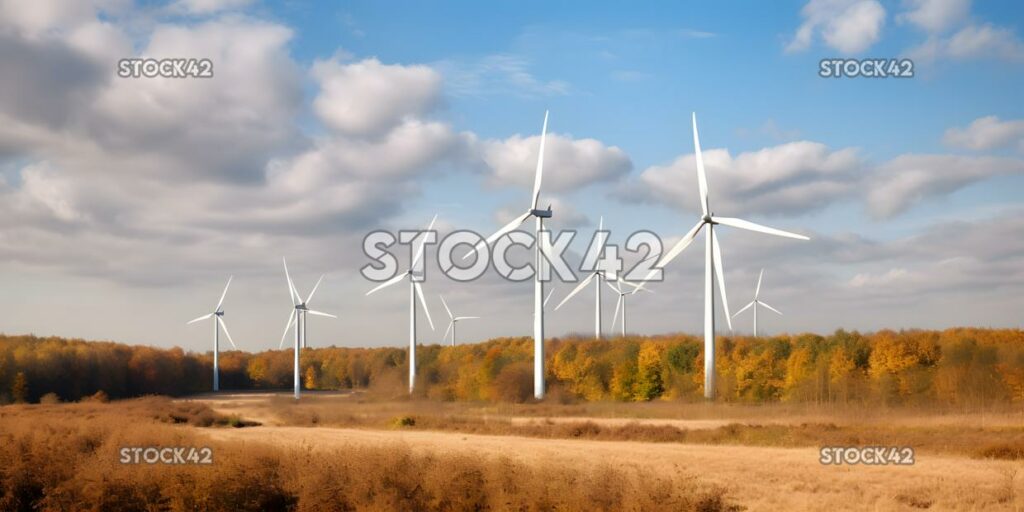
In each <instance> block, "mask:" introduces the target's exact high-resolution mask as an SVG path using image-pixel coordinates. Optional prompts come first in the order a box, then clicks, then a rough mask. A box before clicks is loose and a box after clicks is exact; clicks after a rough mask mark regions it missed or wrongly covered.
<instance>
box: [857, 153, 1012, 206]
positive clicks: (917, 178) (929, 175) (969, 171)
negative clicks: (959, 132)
mask: <svg viewBox="0 0 1024 512" xmlns="http://www.w3.org/2000/svg"><path fill="white" fill-rule="evenodd" d="M1006 174H1024V160H1019V159H1011V158H995V157H971V156H956V155H914V154H909V155H901V156H898V157H896V158H894V159H892V160H890V161H888V162H886V163H884V164H882V165H881V166H879V167H878V169H877V171H876V172H875V176H874V178H873V179H872V181H873V184H872V186H871V188H870V190H869V192H868V209H869V210H870V211H871V213H872V214H873V215H875V216H876V217H880V218H885V217H892V216H894V215H896V214H898V213H901V212H903V211H906V210H907V209H909V208H910V207H912V206H914V205H916V204H918V203H920V202H922V201H924V200H926V199H931V198H936V197H942V196H946V195H949V194H950V193H952V192H955V191H957V190H960V189H962V188H964V187H966V186H968V185H971V184H973V183H977V182H979V181H982V180H985V179H988V178H992V177H995V176H1001V175H1006Z"/></svg>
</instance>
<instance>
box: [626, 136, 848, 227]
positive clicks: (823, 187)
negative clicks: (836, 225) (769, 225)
mask: <svg viewBox="0 0 1024 512" xmlns="http://www.w3.org/2000/svg"><path fill="white" fill-rule="evenodd" d="M703 156H704V167H705V169H706V170H707V173H708V182H709V185H710V188H711V192H710V200H711V205H712V206H713V208H714V209H715V210H716V211H718V212H720V213H721V214H724V215H747V214H766V215H778V214H795V213H803V212H807V211H813V210H817V209H821V208H824V207H825V206H827V205H829V204H831V203H833V202H834V201H836V200H840V199H843V198H846V197H849V196H850V195H851V194H852V193H853V192H854V191H855V190H856V188H857V185H858V183H859V181H860V179H861V174H862V172H863V170H864V167H865V165H864V162H863V161H862V159H861V157H860V156H859V154H858V151H857V150H856V149H854V148H844V149H840V150H834V151H833V150H830V149H829V148H828V147H827V146H825V145H824V144H820V143H816V142H809V141H798V142H790V143H787V144H781V145H778V146H773V147H768V148H764V149H761V150H758V151H751V152H743V153H740V154H739V155H736V156H735V157H733V156H732V155H731V154H730V153H729V151H728V150H725V149H707V150H704V151H703ZM622 195H623V196H624V197H625V198H627V199H632V200H639V201H653V202H657V203H662V204H665V205H668V206H671V207H674V208H679V209H682V210H685V211H688V212H693V211H699V205H700V203H699V200H698V192H697V164H696V160H695V157H694V155H693V154H692V153H691V154H687V155H683V156H680V157H679V158H677V159H676V160H675V161H673V162H672V163H670V164H668V165H662V166H658V165H656V166H652V167H649V168H647V169H645V170H644V171H643V172H642V173H640V176H639V178H638V180H637V182H636V183H632V184H630V185H629V186H627V187H626V189H625V190H624V191H623V192H622Z"/></svg>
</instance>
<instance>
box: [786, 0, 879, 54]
mask: <svg viewBox="0 0 1024 512" xmlns="http://www.w3.org/2000/svg"><path fill="white" fill-rule="evenodd" d="M800 15H801V16H802V17H803V18H804V22H803V23H802V24H801V25H800V27H799V28H798V29H797V31H796V33H795V34H794V36H793V39H792V40H791V41H790V42H789V43H788V44H787V45H786V51H787V52H799V51H803V50H806V49H807V48H809V47H810V45H811V42H812V40H813V39H814V35H815V34H816V33H817V34H818V35H819V36H820V37H821V39H822V40H823V41H824V42H825V44H827V45H828V46H829V47H831V48H833V49H835V50H837V51H839V52H841V53H844V54H856V53H861V52H863V51H865V50H867V49H868V48H870V47H871V46H872V45H873V44H875V43H876V42H877V41H878V39H879V37H880V35H881V31H882V26H883V25H884V24H885V15H886V12H885V8H884V7H882V4H880V3H879V2H878V1H876V0H810V1H808V2H807V4H806V5H804V7H803V9H801V11H800Z"/></svg>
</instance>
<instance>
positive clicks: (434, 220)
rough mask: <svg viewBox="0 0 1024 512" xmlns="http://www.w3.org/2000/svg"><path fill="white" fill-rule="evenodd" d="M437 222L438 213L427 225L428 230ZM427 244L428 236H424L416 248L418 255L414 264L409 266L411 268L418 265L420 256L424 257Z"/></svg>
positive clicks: (413, 261)
mask: <svg viewBox="0 0 1024 512" xmlns="http://www.w3.org/2000/svg"><path fill="white" fill-rule="evenodd" d="M435 222H437V214H436V213H435V214H434V218H433V219H430V224H428V225H427V229H426V230H427V231H430V230H432V229H434V223H435ZM426 246H427V237H426V236H424V237H423V241H422V242H420V246H419V247H418V248H417V249H416V257H415V258H413V259H412V265H410V266H409V270H412V269H413V268H415V267H416V264H417V263H419V262H420V258H422V257H423V249H424V248H425V247H426Z"/></svg>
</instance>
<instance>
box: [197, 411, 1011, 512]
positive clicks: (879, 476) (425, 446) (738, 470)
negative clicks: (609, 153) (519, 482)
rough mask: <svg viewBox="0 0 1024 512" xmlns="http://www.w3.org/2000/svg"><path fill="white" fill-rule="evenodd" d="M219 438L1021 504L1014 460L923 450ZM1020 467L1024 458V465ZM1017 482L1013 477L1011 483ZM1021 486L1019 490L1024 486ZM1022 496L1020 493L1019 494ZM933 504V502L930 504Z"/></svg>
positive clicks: (785, 500)
mask: <svg viewBox="0 0 1024 512" xmlns="http://www.w3.org/2000/svg"><path fill="white" fill-rule="evenodd" d="M201 431H202V432H204V433H206V434H207V435H209V436H210V437H211V438H213V439H215V440H221V441H242V442H247V443H270V444H276V445H282V444H283V445H293V446H301V447H310V448H312V449H315V450H338V451H343V450H344V448H345V447H346V446H351V445H388V444H393V443H402V444H405V445H407V446H409V447H410V448H411V449H412V450H414V451H419V452H431V451H435V452H436V451H439V452H462V453H466V454H471V455H473V456H478V457H479V456H490V457H494V456H506V457H510V458H513V459H518V460H521V461H523V462H525V463H530V462H532V461H538V460H546V461H552V460H554V461H564V463H565V464H566V466H567V467H574V466H578V465H583V466H590V467H592V466H597V465H611V466H620V465H631V466H636V467H640V468H644V469H648V470H650V471H655V472H665V471H674V472H683V473H685V474H688V475H693V476H695V477H697V478H698V481H704V482H710V483H715V484H718V485H721V486H723V487H725V488H726V489H727V490H728V492H729V496H730V497H731V499H733V500H734V501H736V502H738V503H740V504H742V505H744V506H746V507H748V510H829V511H836V510H894V509H895V510H899V509H906V510H913V509H914V508H911V507H910V506H909V505H910V504H911V503H915V504H916V506H917V508H918V509H920V508H922V507H925V506H926V505H927V506H928V507H930V508H929V509H930V510H950V509H956V510H999V509H1004V510H1012V509H1013V508H1012V506H1013V505H1012V502H1006V503H999V502H998V500H999V498H1000V496H1004V495H1006V494H1007V493H1008V492H1009V491H1008V488H1007V482H1008V480H1007V474H1008V473H1007V471H1008V470H1009V468H1012V467H1014V466H1013V465H1012V463H1004V462H992V461H979V460H972V459H968V458H963V457H949V456H924V455H920V454H919V455H918V457H917V462H916V464H915V465H913V466H874V467H867V466H855V467H849V466H823V465H821V464H820V463H819V462H818V450H817V449H815V448H766V447H750V446H712V445H691V444H673V443H640V442H618V441H616V442H609V441H587V440H559V439H534V438H523V437H513V436H486V435H471V434H459V433H449V432H436V431H417V430H354V429H339V428H327V427H320V428H306V427H280V426H264V427H256V428H244V429H216V430H212V429H203V430H201ZM1018 467H1019V464H1018ZM1011 481H1012V480H1011ZM1019 487H1020V486H1019V485H1018V490H1017V492H1018V493H1020V492H1021V491H1020V489H1019ZM1011 500H1012V498H1011ZM929 504H930V505H929Z"/></svg>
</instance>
